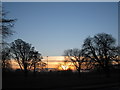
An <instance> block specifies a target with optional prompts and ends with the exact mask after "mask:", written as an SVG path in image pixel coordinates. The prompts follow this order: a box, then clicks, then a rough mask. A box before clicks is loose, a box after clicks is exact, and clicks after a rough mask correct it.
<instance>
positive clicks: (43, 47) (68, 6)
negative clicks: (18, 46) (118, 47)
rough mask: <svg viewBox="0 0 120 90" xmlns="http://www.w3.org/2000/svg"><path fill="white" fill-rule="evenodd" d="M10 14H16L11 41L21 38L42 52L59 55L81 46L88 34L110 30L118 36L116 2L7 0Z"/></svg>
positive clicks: (6, 8) (5, 5)
mask: <svg viewBox="0 0 120 90" xmlns="http://www.w3.org/2000/svg"><path fill="white" fill-rule="evenodd" d="M3 6H4V8H5V10H6V11H9V13H8V17H9V18H16V19H17V21H16V23H15V27H14V28H13V30H14V31H15V32H16V33H15V34H14V35H13V36H12V37H11V41H13V40H15V39H18V38H21V39H23V40H24V41H26V42H28V43H31V44H32V45H33V46H35V48H36V50H38V51H39V52H41V54H42V55H43V56H60V55H63V52H64V50H66V49H70V48H81V46H82V44H83V41H84V39H85V38H87V37H88V36H93V35H95V34H97V33H102V32H104V33H108V34H112V36H113V37H114V38H116V39H117V38H118V6H117V2H101V3H100V2H96V3H95V2H76V3H75V2H71V3H70V2H58V3H55V2H26V3H25V2H16V3H15V2H6V3H3Z"/></svg>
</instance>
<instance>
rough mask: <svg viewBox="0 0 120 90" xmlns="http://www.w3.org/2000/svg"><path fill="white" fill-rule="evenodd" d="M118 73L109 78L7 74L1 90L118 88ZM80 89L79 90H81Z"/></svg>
mask: <svg viewBox="0 0 120 90" xmlns="http://www.w3.org/2000/svg"><path fill="white" fill-rule="evenodd" d="M119 81H120V80H119V73H118V72H115V71H114V72H111V74H110V77H106V75H105V74H102V73H95V72H92V73H88V72H86V73H82V74H81V77H80V76H79V75H78V73H72V72H49V73H37V75H36V77H34V76H33V73H29V74H28V77H24V73H22V72H9V73H5V75H3V83H2V85H3V87H2V88H3V89H16V88H26V89H28V88H34V89H39V90H41V89H42V90H49V89H52V90H79V89H80V88H81V89H89V88H93V87H94V88H100V87H99V86H102V88H104V87H106V85H107V87H113V86H115V87H118V85H119V84H120V83H119ZM81 89H80V90H81Z"/></svg>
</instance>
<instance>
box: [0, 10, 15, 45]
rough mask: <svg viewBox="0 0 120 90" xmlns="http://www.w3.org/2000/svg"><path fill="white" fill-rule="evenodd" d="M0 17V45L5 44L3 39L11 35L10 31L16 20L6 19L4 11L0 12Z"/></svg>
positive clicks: (11, 31)
mask: <svg viewBox="0 0 120 90" xmlns="http://www.w3.org/2000/svg"><path fill="white" fill-rule="evenodd" d="M0 13H1V15H2V16H1V17H0V35H1V38H2V42H1V44H2V45H3V44H5V39H6V38H8V37H10V36H11V35H13V33H14V31H13V30H11V28H12V27H14V22H15V21H16V19H8V18H7V12H5V10H4V9H2V11H0Z"/></svg>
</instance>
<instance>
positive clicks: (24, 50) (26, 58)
mask: <svg viewBox="0 0 120 90" xmlns="http://www.w3.org/2000/svg"><path fill="white" fill-rule="evenodd" d="M31 52H34V47H32V46H31V44H29V43H26V42H25V41H23V40H21V39H17V40H15V41H14V42H12V43H11V53H12V56H13V58H14V59H15V60H16V61H17V63H18V64H19V66H20V69H21V70H22V71H24V72H25V75H27V72H28V67H29V65H30V64H29V62H30V61H31V59H33V57H32V55H31Z"/></svg>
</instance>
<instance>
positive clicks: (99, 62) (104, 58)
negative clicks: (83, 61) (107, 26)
mask: <svg viewBox="0 0 120 90" xmlns="http://www.w3.org/2000/svg"><path fill="white" fill-rule="evenodd" d="M83 50H84V57H87V58H89V59H90V60H92V61H93V62H95V63H94V65H96V66H97V67H99V68H102V69H103V70H104V71H105V72H106V74H107V75H109V70H110V67H111V65H112V57H114V55H115V54H114V53H115V51H116V46H115V39H114V38H113V37H112V35H109V34H106V33H100V34H97V35H95V36H94V37H88V38H86V39H85V41H84V44H83Z"/></svg>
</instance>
